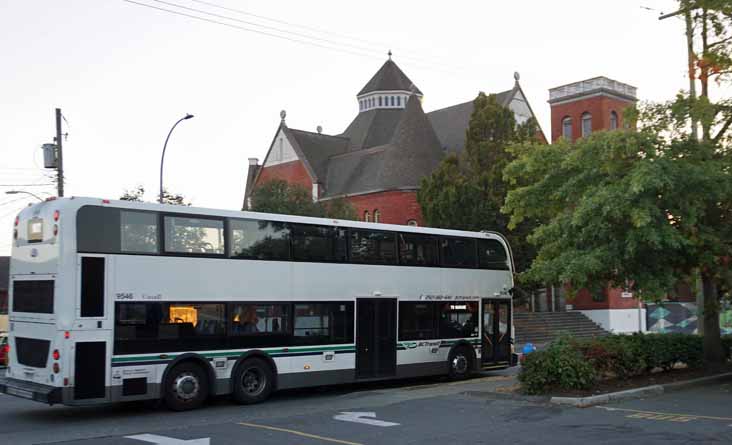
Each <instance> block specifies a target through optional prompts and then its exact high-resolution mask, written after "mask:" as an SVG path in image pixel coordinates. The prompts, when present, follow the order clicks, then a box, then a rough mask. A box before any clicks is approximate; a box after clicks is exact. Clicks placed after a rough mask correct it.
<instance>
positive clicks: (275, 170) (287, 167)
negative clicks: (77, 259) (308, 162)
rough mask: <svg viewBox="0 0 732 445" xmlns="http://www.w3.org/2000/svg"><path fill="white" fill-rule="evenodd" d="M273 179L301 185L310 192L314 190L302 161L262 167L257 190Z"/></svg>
mask: <svg viewBox="0 0 732 445" xmlns="http://www.w3.org/2000/svg"><path fill="white" fill-rule="evenodd" d="M273 179H281V180H283V181H287V182H289V183H290V184H299V185H301V186H303V187H305V188H306V189H307V190H308V191H310V190H312V187H313V180H312V178H311V177H310V174H309V173H308V171H307V170H306V169H305V165H303V163H302V162H301V161H292V162H285V163H283V164H277V165H272V166H269V167H262V171H261V172H260V173H259V178H258V179H257V183H256V184H255V188H256V187H257V186H259V185H262V184H264V183H265V182H268V181H271V180H273Z"/></svg>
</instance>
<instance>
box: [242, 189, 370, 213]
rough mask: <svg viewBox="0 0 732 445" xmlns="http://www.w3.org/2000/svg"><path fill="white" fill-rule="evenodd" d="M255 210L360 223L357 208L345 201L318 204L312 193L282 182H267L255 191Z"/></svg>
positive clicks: (253, 205)
mask: <svg viewBox="0 0 732 445" xmlns="http://www.w3.org/2000/svg"><path fill="white" fill-rule="evenodd" d="M251 210H252V211H254V212H264V213H280V214H284V215H298V216H314V217H319V218H324V217H327V218H336V219H350V220H357V219H358V216H357V215H356V211H355V210H354V208H353V206H351V204H350V203H349V202H348V201H346V200H345V199H342V198H339V199H334V200H329V201H318V202H314V201H313V199H312V195H311V193H310V191H309V190H307V189H306V188H305V187H303V186H301V185H298V184H290V183H288V182H286V181H282V180H279V179H276V180H272V181H267V182H265V183H264V184H262V185H260V186H259V187H257V188H256V189H255V190H254V193H253V194H252V203H251Z"/></svg>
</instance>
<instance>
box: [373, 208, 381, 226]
mask: <svg viewBox="0 0 732 445" xmlns="http://www.w3.org/2000/svg"><path fill="white" fill-rule="evenodd" d="M380 219H381V213H380V212H379V209H374V222H375V223H377V222H379V220H380Z"/></svg>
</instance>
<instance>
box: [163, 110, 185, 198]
mask: <svg viewBox="0 0 732 445" xmlns="http://www.w3.org/2000/svg"><path fill="white" fill-rule="evenodd" d="M192 117H193V115H192V114H186V115H185V116H183V117H182V118H180V119H178V122H176V123H175V124H173V127H172V128H171V129H170V131H169V132H168V137H167V138H165V145H163V156H162V157H161V158H160V198H159V199H158V202H160V204H162V203H163V161H165V149H166V148H167V147H168V139H170V135H171V134H172V133H173V130H175V127H176V126H178V124H180V123H181V122H182V121H184V120H188V119H190V118H192Z"/></svg>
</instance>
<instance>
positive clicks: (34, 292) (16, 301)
mask: <svg viewBox="0 0 732 445" xmlns="http://www.w3.org/2000/svg"><path fill="white" fill-rule="evenodd" d="M53 284H54V282H53V280H24V281H14V282H13V312H28V313H34V314H52V313H53Z"/></svg>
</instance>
